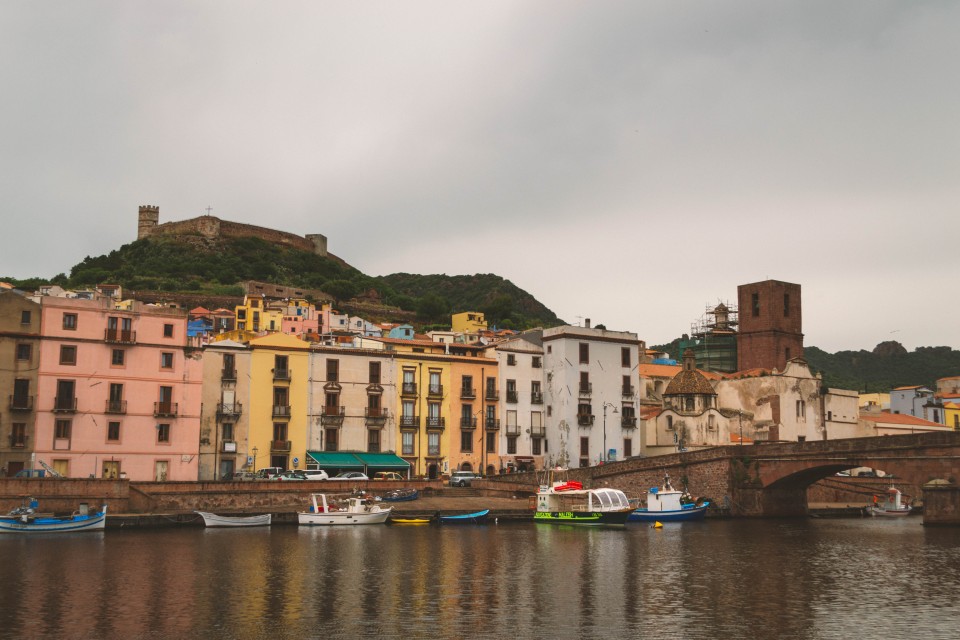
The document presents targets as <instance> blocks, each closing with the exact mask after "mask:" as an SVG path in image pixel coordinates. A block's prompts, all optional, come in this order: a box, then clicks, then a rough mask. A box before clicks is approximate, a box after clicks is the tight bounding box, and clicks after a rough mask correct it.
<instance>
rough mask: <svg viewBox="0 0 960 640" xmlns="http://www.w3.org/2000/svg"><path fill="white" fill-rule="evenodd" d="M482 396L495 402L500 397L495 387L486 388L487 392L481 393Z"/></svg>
mask: <svg viewBox="0 0 960 640" xmlns="http://www.w3.org/2000/svg"><path fill="white" fill-rule="evenodd" d="M483 398H484V399H485V400H491V401H494V402H495V401H497V400H499V399H500V392H499V391H497V390H496V389H487V392H486V393H484V394H483Z"/></svg>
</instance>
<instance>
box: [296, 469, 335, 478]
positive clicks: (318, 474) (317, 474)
mask: <svg viewBox="0 0 960 640" xmlns="http://www.w3.org/2000/svg"><path fill="white" fill-rule="evenodd" d="M303 473H304V475H305V476H307V480H329V479H330V475H329V474H327V472H326V471H324V470H323V469H307V470H305V471H304V472H303Z"/></svg>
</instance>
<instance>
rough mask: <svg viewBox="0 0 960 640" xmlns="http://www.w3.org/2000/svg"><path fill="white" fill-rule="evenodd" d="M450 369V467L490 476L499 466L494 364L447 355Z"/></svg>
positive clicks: (482, 360)
mask: <svg viewBox="0 0 960 640" xmlns="http://www.w3.org/2000/svg"><path fill="white" fill-rule="evenodd" d="M450 367H451V368H450V377H451V384H452V386H451V388H450V392H449V396H450V405H451V413H450V415H451V420H450V421H448V424H449V427H450V439H449V440H450V468H451V470H454V471H457V470H459V471H475V472H477V473H484V474H488V475H492V474H494V473H496V472H497V469H499V468H500V467H501V464H500V455H499V454H500V451H499V442H500V438H499V435H500V433H499V432H500V420H499V419H498V416H499V413H498V401H499V389H498V383H497V379H498V377H497V368H498V367H497V361H496V359H493V358H481V357H456V356H451V362H450Z"/></svg>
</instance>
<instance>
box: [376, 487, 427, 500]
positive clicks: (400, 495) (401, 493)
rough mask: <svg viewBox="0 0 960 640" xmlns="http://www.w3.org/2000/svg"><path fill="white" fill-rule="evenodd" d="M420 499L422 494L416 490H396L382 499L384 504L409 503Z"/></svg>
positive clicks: (389, 492)
mask: <svg viewBox="0 0 960 640" xmlns="http://www.w3.org/2000/svg"><path fill="white" fill-rule="evenodd" d="M419 497H420V492H419V491H417V490H416V489H412V488H410V489H394V490H393V491H388V492H387V493H385V494H384V495H383V498H381V499H382V500H383V501H384V502H409V501H410V500H416V499H417V498H419Z"/></svg>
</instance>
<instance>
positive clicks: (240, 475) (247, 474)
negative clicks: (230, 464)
mask: <svg viewBox="0 0 960 640" xmlns="http://www.w3.org/2000/svg"><path fill="white" fill-rule="evenodd" d="M256 479H257V474H255V473H254V472H253V471H236V472H234V474H233V475H232V476H230V477H229V478H224V480H232V481H234V482H247V481H249V480H256Z"/></svg>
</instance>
